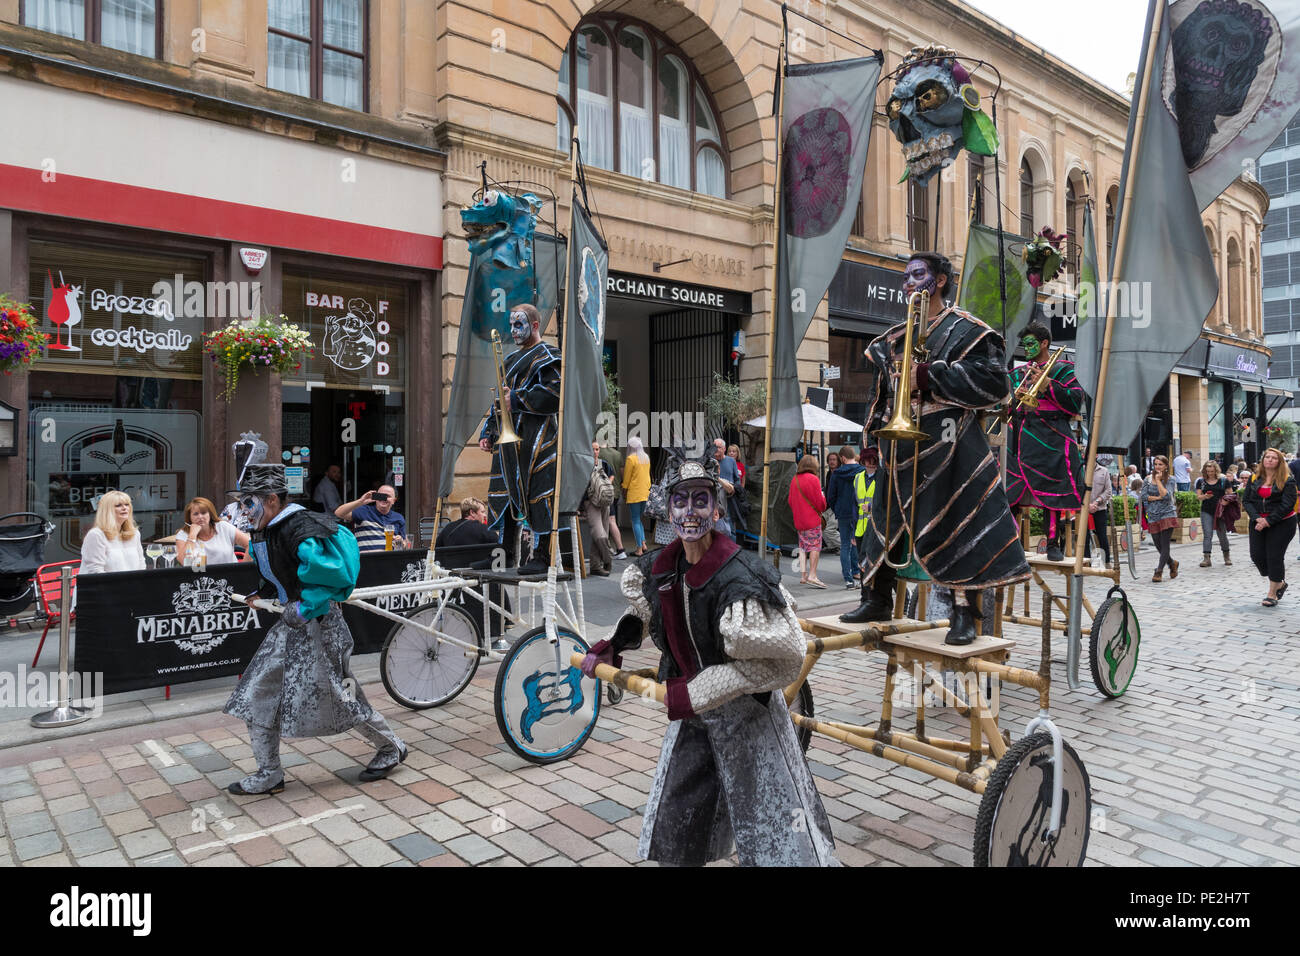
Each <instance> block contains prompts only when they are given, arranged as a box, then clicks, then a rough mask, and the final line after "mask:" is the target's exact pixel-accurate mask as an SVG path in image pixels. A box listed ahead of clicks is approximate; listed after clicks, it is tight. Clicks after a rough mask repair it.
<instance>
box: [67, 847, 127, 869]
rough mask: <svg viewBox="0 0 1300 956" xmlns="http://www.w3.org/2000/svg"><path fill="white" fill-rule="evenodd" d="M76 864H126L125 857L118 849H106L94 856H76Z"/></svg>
mask: <svg viewBox="0 0 1300 956" xmlns="http://www.w3.org/2000/svg"><path fill="white" fill-rule="evenodd" d="M77 865H78V866H127V865H129V864H128V863H127V859H126V857H124V856H123V855H122V852H121V851H120V850H107V851H105V852H104V853H96V854H95V855H94V856H88V857H84V858H78V860H77Z"/></svg>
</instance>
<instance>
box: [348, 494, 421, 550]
mask: <svg viewBox="0 0 1300 956" xmlns="http://www.w3.org/2000/svg"><path fill="white" fill-rule="evenodd" d="M396 504H397V489H396V488H394V487H393V486H392V485H380V486H379V487H378V488H377V489H375V490H374V491H367V492H366V493H365V494H364V495H362V496H361V497H360V498H358V499H357V500H356V501H348V502H345V503H344V504H341V505H339V506H338V508H336V509H335V510H334V517H336V518H338V519H339V520H340V521H350V522H351V523H352V533H353V534H354V535H355V536H356V539H357V547H358V548H360V549H361V550H362V551H387V550H390V547H389V544H388V532H391V533H392V536H393V543H392V546H391V547H392V549H398V548H409V547H410V546H411V542H410V539H408V538H407V537H406V519H405V518H403V517H402V515H401V514H400V513H399V512H398V511H397V510H396V508H395V505H396Z"/></svg>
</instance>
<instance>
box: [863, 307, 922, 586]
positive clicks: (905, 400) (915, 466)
mask: <svg viewBox="0 0 1300 956" xmlns="http://www.w3.org/2000/svg"><path fill="white" fill-rule="evenodd" d="M929 321H930V293H928V292H913V293H912V294H911V295H910V296H908V298H907V319H906V322H907V329H906V331H905V332H904V335H903V357H902V359H901V360H900V361H899V362H896V363H895V367H896V368H897V369H898V384H897V385H895V387H894V412H893V415H892V416H891V417H890V419H889V421H888V422H887V423H886V424H885V427H883V428H877V429H876V430H875V431H873V432H872V433H871V434H872V435H874V436H875V437H876V438H883V439H884V440H886V441H888V442H891V443H892V444H891V447H890V449H889V460H890V464H891V465H893V468H894V473H893V474H892V475H890V476H889V496H888V497H886V499H885V558H884V560H885V563H886V564H887V565H889V566H890V567H891V568H893V569H894V570H896V571H901V570H902V569H903V568H905V567H907V566H908V565H909V564H911V563H912V555H913V553H914V551H915V545H916V541H915V538H914V537H913V536H912V533H911V530H910V529H913V528H915V527H916V480H917V474H918V472H919V471H920V465H921V445H920V442H922V441H924V440H925V439H927V438H929V437H930V435H929V434H928V433H927V432H924V431H922V430H921V429H920V428H918V427H917V425H916V415H914V414H913V412H912V388H913V384H914V380H915V377H916V376H915V373H914V372H913V368H912V367H913V365H914V364H915V363H917V362H924V361H926V359H927V358H928V357H929V352H928V350H927V349H926V347H925V339H926V324H927V323H928V322H929ZM919 411H920V409H919V408H918V409H917V413H918V414H919ZM900 441H910V442H912V499H911V502H912V505H911V508H910V509H909V510H910V513H909V515H908V521H907V526H908V529H909V534H908V547H907V552H906V555H905V557H904V559H903V560H902V561H901V562H900V563H897V564H895V563H894V562H893V561H891V560H889V541H890V535H889V519H890V514H891V509H890V500H891V498H892V499H893V500H896V501H897V502H898V513H899V514H900V515H901V514H902V513H903V499H902V497H901V496H900V495H899V493H898V489H897V488H895V487H894V485H895V480H896V479H897V477H898V462H897V456H898V443H899V442H900Z"/></svg>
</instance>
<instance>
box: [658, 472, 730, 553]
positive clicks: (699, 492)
mask: <svg viewBox="0 0 1300 956" xmlns="http://www.w3.org/2000/svg"><path fill="white" fill-rule="evenodd" d="M717 504H718V500H717V497H716V496H715V495H714V491H713V483H712V482H709V483H708V484H703V483H698V484H697V483H695V482H688V483H685V484H680V485H678V486H677V487H676V488H674V489H673V490H672V494H670V495H669V496H668V517H669V518H670V519H671V520H672V523H673V527H674V528H675V529H676V530H677V536H678V537H679V538H681V539H682V540H683V541H699V540H700V539H701V538H703V537H704V536H705V535H706V534H708V533H709V532H710V531H712V530H713V524H714V518H713V513H714V509H715V508H716V507H717Z"/></svg>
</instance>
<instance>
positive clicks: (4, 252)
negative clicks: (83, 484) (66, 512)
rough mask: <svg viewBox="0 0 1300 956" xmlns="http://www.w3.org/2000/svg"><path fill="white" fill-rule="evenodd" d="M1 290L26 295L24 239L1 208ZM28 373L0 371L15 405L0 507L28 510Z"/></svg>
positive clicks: (4, 396) (1, 468) (3, 391)
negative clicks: (15, 417) (13, 444)
mask: <svg viewBox="0 0 1300 956" xmlns="http://www.w3.org/2000/svg"><path fill="white" fill-rule="evenodd" d="M0 292H6V293H8V294H9V295H10V296H12V297H13V298H15V299H17V300H18V301H19V302H23V301H25V300H26V298H27V243H26V238H25V236H24V235H23V234H22V230H21V228H20V227H18V226H17V225H16V224H15V223H14V215H13V213H12V212H10V211H9V210H7V209H0ZM27 379H28V376H27V373H26V372H14V373H13V374H12V375H0V401H3V402H5V403H6V404H8V405H10V406H12V407H13V408H16V409H18V420H17V422H16V423H15V424H16V426H17V427H16V431H15V434H14V438H15V439H16V445H17V447H16V449H15V453H14V455H13V456H12V457H6V458H0V509H3V512H0V513H3V514H9V513H10V512H14V511H25V510H27V427H28V420H27Z"/></svg>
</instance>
